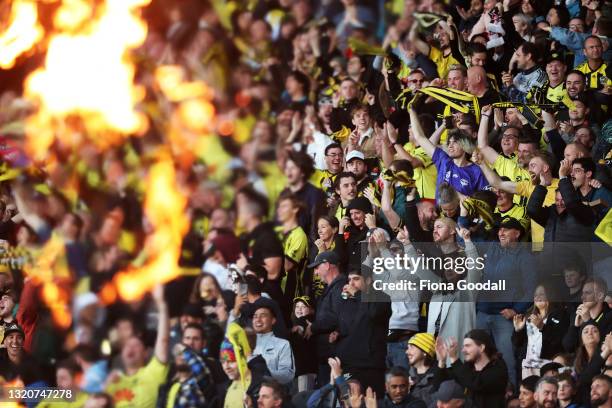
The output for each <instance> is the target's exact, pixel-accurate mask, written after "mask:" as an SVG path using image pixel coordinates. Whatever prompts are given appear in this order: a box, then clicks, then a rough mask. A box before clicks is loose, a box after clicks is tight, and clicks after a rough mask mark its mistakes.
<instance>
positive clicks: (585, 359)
mask: <svg viewBox="0 0 612 408" xmlns="http://www.w3.org/2000/svg"><path fill="white" fill-rule="evenodd" d="M586 326H594V327H597V326H596V325H595V324H589V325H583V326H582V327H581V328H580V337H579V340H578V344H579V346H578V350H577V351H576V360H575V361H574V369H575V371H576V374H578V375H580V374H582V372H583V371H584V370H585V369H586V368H587V367H588V365H589V363H590V362H591V359H592V358H593V356H591V357H589V353H588V351H587V349H586V347H585V346H584V343H583V342H582V331H583V330H584V328H585V327H586ZM597 330H598V331H599V337H600V339H601V330H599V327H597ZM597 350H599V348H597V349H596V350H595V352H594V353H593V354H596V353H598V351H597Z"/></svg>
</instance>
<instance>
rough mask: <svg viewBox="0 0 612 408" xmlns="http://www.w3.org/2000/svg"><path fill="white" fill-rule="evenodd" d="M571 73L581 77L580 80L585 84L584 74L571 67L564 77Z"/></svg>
mask: <svg viewBox="0 0 612 408" xmlns="http://www.w3.org/2000/svg"><path fill="white" fill-rule="evenodd" d="M572 74H574V75H578V76H579V77H580V78H582V81H583V82H584V83H585V84H586V75H585V74H584V72H582V71H578V70H577V69H572V70H571V71H570V72H568V73H567V75H565V79H566V80H567V77H569V76H570V75H572Z"/></svg>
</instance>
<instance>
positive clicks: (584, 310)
mask: <svg viewBox="0 0 612 408" xmlns="http://www.w3.org/2000/svg"><path fill="white" fill-rule="evenodd" d="M590 319H591V314H590V313H589V308H588V307H587V306H586V305H585V304H584V303H581V304H580V305H579V306H578V308H576V319H575V320H574V326H576V327H580V326H582V324H584V323H586V322H588V321H589V320H590Z"/></svg>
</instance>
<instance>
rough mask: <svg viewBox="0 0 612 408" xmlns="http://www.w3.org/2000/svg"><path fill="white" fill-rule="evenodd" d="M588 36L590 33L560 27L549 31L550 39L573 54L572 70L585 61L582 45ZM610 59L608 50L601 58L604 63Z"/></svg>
mask: <svg viewBox="0 0 612 408" xmlns="http://www.w3.org/2000/svg"><path fill="white" fill-rule="evenodd" d="M590 35H591V33H576V32H574V31H570V30H568V29H567V28H562V27H552V29H551V31H550V38H552V39H553V40H556V41H559V42H560V43H561V45H564V46H566V47H567V48H569V49H570V50H571V51H573V52H574V68H576V67H577V66H578V65H580V64H582V63H583V62H584V61H586V57H585V56H584V51H583V50H582V45H583V44H584V40H586V39H587V38H588V37H589V36H590ZM608 44H610V39H608ZM610 57H612V51H611V50H610V48H608V49H607V50H606V52H604V54H603V56H602V58H603V59H604V61H609V60H610Z"/></svg>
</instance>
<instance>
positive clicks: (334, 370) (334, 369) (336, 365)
mask: <svg viewBox="0 0 612 408" xmlns="http://www.w3.org/2000/svg"><path fill="white" fill-rule="evenodd" d="M327 364H329V367H330V368H331V375H330V377H331V381H332V383H333V382H334V380H335V379H336V378H338V377H340V376H341V375H342V364H341V362H340V359H339V358H338V357H330V358H328V359H327Z"/></svg>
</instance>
